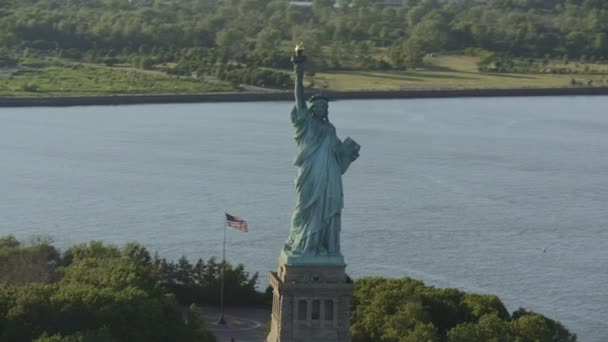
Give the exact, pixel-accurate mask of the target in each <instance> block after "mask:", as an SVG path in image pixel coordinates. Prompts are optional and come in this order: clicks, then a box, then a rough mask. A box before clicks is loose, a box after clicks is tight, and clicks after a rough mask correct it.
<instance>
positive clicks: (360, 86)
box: [314, 56, 608, 90]
mask: <svg viewBox="0 0 608 342" xmlns="http://www.w3.org/2000/svg"><path fill="white" fill-rule="evenodd" d="M477 61H478V59H477V58H475V57H468V56H440V57H434V58H427V60H426V62H427V67H426V68H424V69H415V70H406V71H347V72H319V73H317V74H316V75H315V78H314V84H315V86H316V87H319V88H326V89H331V90H399V89H439V88H515V87H565V86H570V85H571V84H570V82H571V79H575V80H576V81H577V82H578V83H579V84H584V85H587V84H588V81H590V80H591V81H593V83H592V85H595V86H608V75H602V74H600V73H598V74H572V75H564V74H562V75H558V74H507V73H480V72H479V71H477V64H476V63H477ZM578 68H581V69H582V68H583V66H581V65H578ZM592 70H601V72H608V66H607V65H601V64H593V65H592Z"/></svg>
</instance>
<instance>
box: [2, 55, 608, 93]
mask: <svg viewBox="0 0 608 342" xmlns="http://www.w3.org/2000/svg"><path fill="white" fill-rule="evenodd" d="M425 62H426V63H425V64H426V67H425V68H421V69H411V70H405V71H376V70H374V71H366V70H360V71H334V72H331V71H330V72H319V73H317V74H316V75H315V77H314V79H313V81H314V86H315V87H316V88H325V89H329V90H338V91H340V90H402V89H445V88H452V89H453V88H518V87H567V86H571V85H572V84H571V81H572V80H573V79H574V80H575V81H576V83H577V85H593V86H608V65H606V64H591V63H586V64H585V63H579V62H569V63H567V64H565V63H564V62H562V61H547V62H545V64H543V68H562V69H563V68H566V69H567V70H571V71H572V74H551V73H480V72H479V71H478V70H477V62H478V58H476V57H469V56H437V57H427V59H426V61H425ZM519 63H528V62H527V61H525V60H521V61H520V62H519ZM535 63H540V62H535ZM590 81H591V83H589V82H590ZM234 90H236V89H234V88H233V87H232V86H230V85H227V84H226V83H222V82H211V81H202V80H197V79H194V78H190V77H174V76H170V75H167V74H165V73H163V72H160V71H153V70H142V69H136V68H132V67H117V66H114V67H108V66H105V65H99V64H84V63H76V62H70V61H65V60H57V59H50V60H29V61H27V62H26V63H24V64H23V65H22V66H21V67H20V68H19V69H14V70H8V71H7V70H6V69H4V70H0V96H3V95H4V96H58V95H105V94H161V93H162V94H176V93H204V92H216V91H234Z"/></svg>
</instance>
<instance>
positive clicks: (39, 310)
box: [0, 236, 255, 342]
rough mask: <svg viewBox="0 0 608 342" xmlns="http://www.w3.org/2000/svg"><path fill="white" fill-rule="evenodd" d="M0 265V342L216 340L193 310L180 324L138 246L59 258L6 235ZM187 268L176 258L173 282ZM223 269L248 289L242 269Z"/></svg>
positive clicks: (46, 247) (93, 246) (45, 244)
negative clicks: (42, 271)
mask: <svg viewBox="0 0 608 342" xmlns="http://www.w3.org/2000/svg"><path fill="white" fill-rule="evenodd" d="M0 259H1V260H0V266H1V267H2V273H0V274H1V275H2V281H1V282H0V341H15V342H21V341H24V342H25V341H39V342H56V341H61V342H72V341H77V342H81V341H82V342H97V341H103V342H108V341H110V342H111V341H116V342H118V341H135V342H137V341H142V342H143V341H146V342H148V341H150V342H154V341H159V342H160V341H175V340H179V341H193V342H212V341H215V338H214V337H213V335H211V333H209V331H208V330H207V329H206V327H205V324H204V321H203V318H202V315H201V313H200V310H199V309H195V308H191V310H190V315H189V320H188V323H185V322H184V321H183V320H182V310H181V308H180V306H179V305H178V302H177V300H176V299H175V295H174V294H172V293H171V292H170V291H169V290H168V287H167V286H166V285H167V284H166V283H163V280H167V279H170V280H171V279H173V278H171V277H170V276H167V275H165V274H162V273H161V272H159V269H158V267H157V260H158V259H155V260H154V262H153V260H152V258H151V257H150V254H149V253H148V251H147V250H146V249H145V248H144V247H143V246H141V245H139V244H137V243H129V244H127V245H125V246H124V247H123V248H118V247H116V246H113V245H106V244H103V243H101V242H95V241H94V242H91V243H89V244H80V245H75V246H72V247H71V248H69V249H68V250H67V251H66V252H65V253H63V255H61V254H60V253H59V252H58V251H57V250H56V249H55V248H54V247H53V246H52V245H50V242H49V241H47V240H44V239H35V240H34V241H32V243H31V244H29V245H23V244H21V243H20V242H19V241H17V240H16V239H15V238H14V237H12V236H7V237H3V238H1V239H0ZM158 264H165V265H167V264H168V263H167V262H166V261H164V260H159V261H158ZM187 264H188V262H187V260H186V259H185V258H183V259H181V260H180V262H179V265H180V268H179V270H180V272H182V273H180V274H179V275H178V277H179V279H189V278H190V277H191V276H192V275H191V274H185V273H183V272H184V271H185V272H192V271H193V270H192V269H191V268H188V267H185V266H184V265H187ZM170 265H172V264H170ZM15 267H19V271H20V272H16V271H14V268H15ZM228 268H230V269H231V270H232V274H233V275H236V276H240V277H241V278H239V280H241V281H244V282H245V283H247V285H250V286H251V288H254V285H255V279H248V278H247V276H246V274H244V272H243V270H242V266H239V267H236V268H234V269H232V268H231V266H228ZM40 269H43V270H45V271H47V272H48V274H50V276H41V274H42V273H41V272H40ZM24 270H27V272H24ZM33 270H35V271H36V272H33ZM235 270H240V272H239V271H235ZM32 272H33V273H32ZM28 273H32V274H28ZM162 276H164V277H165V278H164V279H161V277H162ZM248 281H249V282H248ZM251 281H252V282H253V284H251ZM227 283H229V284H232V280H231V279H230V278H227ZM236 287H238V286H236ZM227 288H228V287H227ZM228 291H229V290H227V293H229V292H228ZM218 292H219V289H218ZM216 296H217V293H216Z"/></svg>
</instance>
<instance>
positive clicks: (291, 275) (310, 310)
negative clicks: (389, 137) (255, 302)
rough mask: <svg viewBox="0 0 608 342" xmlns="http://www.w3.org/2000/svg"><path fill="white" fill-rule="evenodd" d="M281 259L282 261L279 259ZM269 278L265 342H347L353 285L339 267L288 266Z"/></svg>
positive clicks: (348, 339) (332, 265) (316, 265)
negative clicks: (268, 320)
mask: <svg viewBox="0 0 608 342" xmlns="http://www.w3.org/2000/svg"><path fill="white" fill-rule="evenodd" d="M282 259H283V258H282ZM284 260H285V259H283V260H282V261H281V262H280V263H279V269H278V271H277V272H270V273H269V274H268V279H269V283H270V285H271V286H272V288H273V289H274V291H273V305H272V323H271V332H270V334H269V335H268V337H267V339H266V341H267V342H321V341H323V342H349V341H350V333H349V329H350V300H351V295H352V293H353V290H354V284H353V283H352V281H351V280H350V278H349V277H348V276H347V275H346V273H345V268H346V265H344V264H343V263H342V264H337V265H336V264H326V263H319V264H313V263H310V264H297V265H290V264H288V263H286V262H285V261H284Z"/></svg>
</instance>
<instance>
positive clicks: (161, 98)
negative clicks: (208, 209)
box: [0, 87, 608, 107]
mask: <svg viewBox="0 0 608 342" xmlns="http://www.w3.org/2000/svg"><path fill="white" fill-rule="evenodd" d="M310 93H311V94H312V93H313V92H310ZM324 93H325V94H326V95H327V96H328V97H330V98H331V99H334V100H346V99H407V98H441V97H497V96H501V97H504V96H562V95H608V87H565V88H506V89H407V90H395V91H340V92H338V91H335V92H332V91H324ZM291 100H293V93H292V92H291V91H276V92H251V91H248V92H229V93H203V94H152V95H143V94H141V95H100V96H46V97H12V96H10V97H9V96H6V97H3V96H0V107H68V106H99V105H125V104H158V103H199V102H253V101H291Z"/></svg>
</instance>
